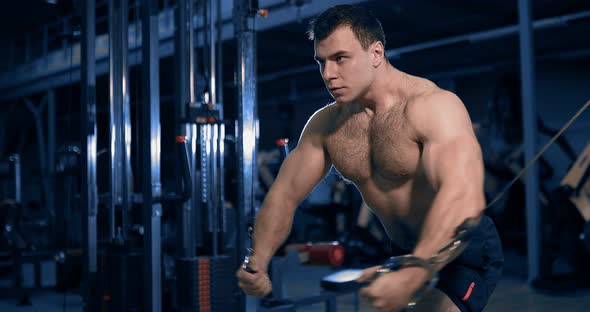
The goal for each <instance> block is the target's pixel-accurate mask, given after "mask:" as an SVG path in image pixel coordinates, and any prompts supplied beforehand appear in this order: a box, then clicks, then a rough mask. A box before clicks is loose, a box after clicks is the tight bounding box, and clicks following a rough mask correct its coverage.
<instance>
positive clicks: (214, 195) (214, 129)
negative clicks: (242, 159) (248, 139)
mask: <svg viewBox="0 0 590 312" xmlns="http://www.w3.org/2000/svg"><path fill="white" fill-rule="evenodd" d="M209 126H210V131H211V136H210V137H209V145H210V147H211V154H210V159H211V161H210V166H211V179H209V181H210V183H211V187H210V188H209V192H210V193H209V204H210V205H211V220H212V224H211V235H212V238H213V242H212V243H213V256H214V257H216V256H217V254H218V251H219V239H218V238H219V211H220V207H219V201H218V196H219V181H218V179H219V174H218V167H217V164H218V162H217V160H218V157H219V156H218V155H219V154H218V149H217V148H218V144H217V141H218V140H219V125H217V124H211V125H209Z"/></svg>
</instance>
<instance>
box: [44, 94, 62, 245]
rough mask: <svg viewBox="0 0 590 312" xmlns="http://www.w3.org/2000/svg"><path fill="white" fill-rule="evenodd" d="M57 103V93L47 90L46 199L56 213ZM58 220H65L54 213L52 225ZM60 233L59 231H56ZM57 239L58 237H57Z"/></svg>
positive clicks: (48, 207) (48, 208) (49, 206)
mask: <svg viewBox="0 0 590 312" xmlns="http://www.w3.org/2000/svg"><path fill="white" fill-rule="evenodd" d="M55 106H56V103H55V91H54V90H53V89H49V90H47V164H46V166H47V176H46V180H47V190H48V192H47V197H46V198H45V201H46V203H45V204H46V205H47V210H49V211H53V212H55V211H56V210H55V156H56V155H55V148H56V147H55V144H56V143H55V141H56V120H55V118H56V107H55ZM57 218H63V215H62V216H58V215H57V213H54V215H53V220H51V224H52V225H53V226H56V225H57V224H58V223H57V222H56V221H57ZM54 233H56V234H57V233H58V231H54ZM56 238H57V237H56Z"/></svg>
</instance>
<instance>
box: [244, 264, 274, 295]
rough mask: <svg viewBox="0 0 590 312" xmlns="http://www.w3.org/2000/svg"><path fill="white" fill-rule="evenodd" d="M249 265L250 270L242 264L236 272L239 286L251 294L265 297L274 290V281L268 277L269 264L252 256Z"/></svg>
mask: <svg viewBox="0 0 590 312" xmlns="http://www.w3.org/2000/svg"><path fill="white" fill-rule="evenodd" d="M248 266H249V268H250V270H249V271H250V272H248V271H246V268H245V267H244V265H241V266H240V268H239V269H238V271H237V272H236V277H237V278H238V286H239V287H240V288H241V289H242V290H243V291H244V292H245V293H246V294H247V295H249V296H256V297H264V296H266V295H268V294H270V293H271V292H272V283H271V281H270V278H269V277H268V273H267V267H268V265H267V264H265V263H264V261H257V259H256V258H255V257H250V259H249V262H248Z"/></svg>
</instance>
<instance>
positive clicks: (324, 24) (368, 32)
mask: <svg viewBox="0 0 590 312" xmlns="http://www.w3.org/2000/svg"><path fill="white" fill-rule="evenodd" d="M342 26H348V27H350V29H351V30H352V32H353V33H354V35H355V36H356V39H357V40H358V41H359V43H360V44H361V46H362V47H363V49H365V50H367V49H368V48H369V46H370V45H371V44H372V43H374V42H376V41H381V43H382V44H383V46H385V34H384V33H383V27H382V26H381V22H379V20H378V19H377V18H376V17H375V15H373V13H371V11H369V10H368V9H366V8H364V7H360V6H354V5H349V4H343V5H337V6H334V7H332V8H330V9H327V10H326V11H324V12H323V13H322V14H320V15H319V16H318V17H317V18H316V19H314V20H312V21H311V23H310V28H309V31H308V32H307V33H308V35H309V40H313V41H314V42H315V43H316V44H317V42H318V41H322V40H324V39H326V38H327V37H328V36H329V35H330V34H332V32H334V30H336V29H337V28H339V27H342Z"/></svg>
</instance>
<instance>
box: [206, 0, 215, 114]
mask: <svg viewBox="0 0 590 312" xmlns="http://www.w3.org/2000/svg"><path fill="white" fill-rule="evenodd" d="M207 4H208V5H209V7H208V9H209V10H208V11H209V14H208V18H207V23H208V25H207V26H208V28H209V31H208V32H207V39H208V40H207V45H208V47H209V101H210V102H211V105H212V107H216V104H217V85H216V82H217V81H216V80H215V79H216V77H217V75H216V71H217V70H216V69H217V68H216V62H215V61H216V56H217V54H216V52H215V50H216V48H217V35H216V33H215V31H216V28H215V19H216V16H217V15H216V14H215V11H216V9H217V8H216V6H217V1H216V0H208V1H207Z"/></svg>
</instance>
